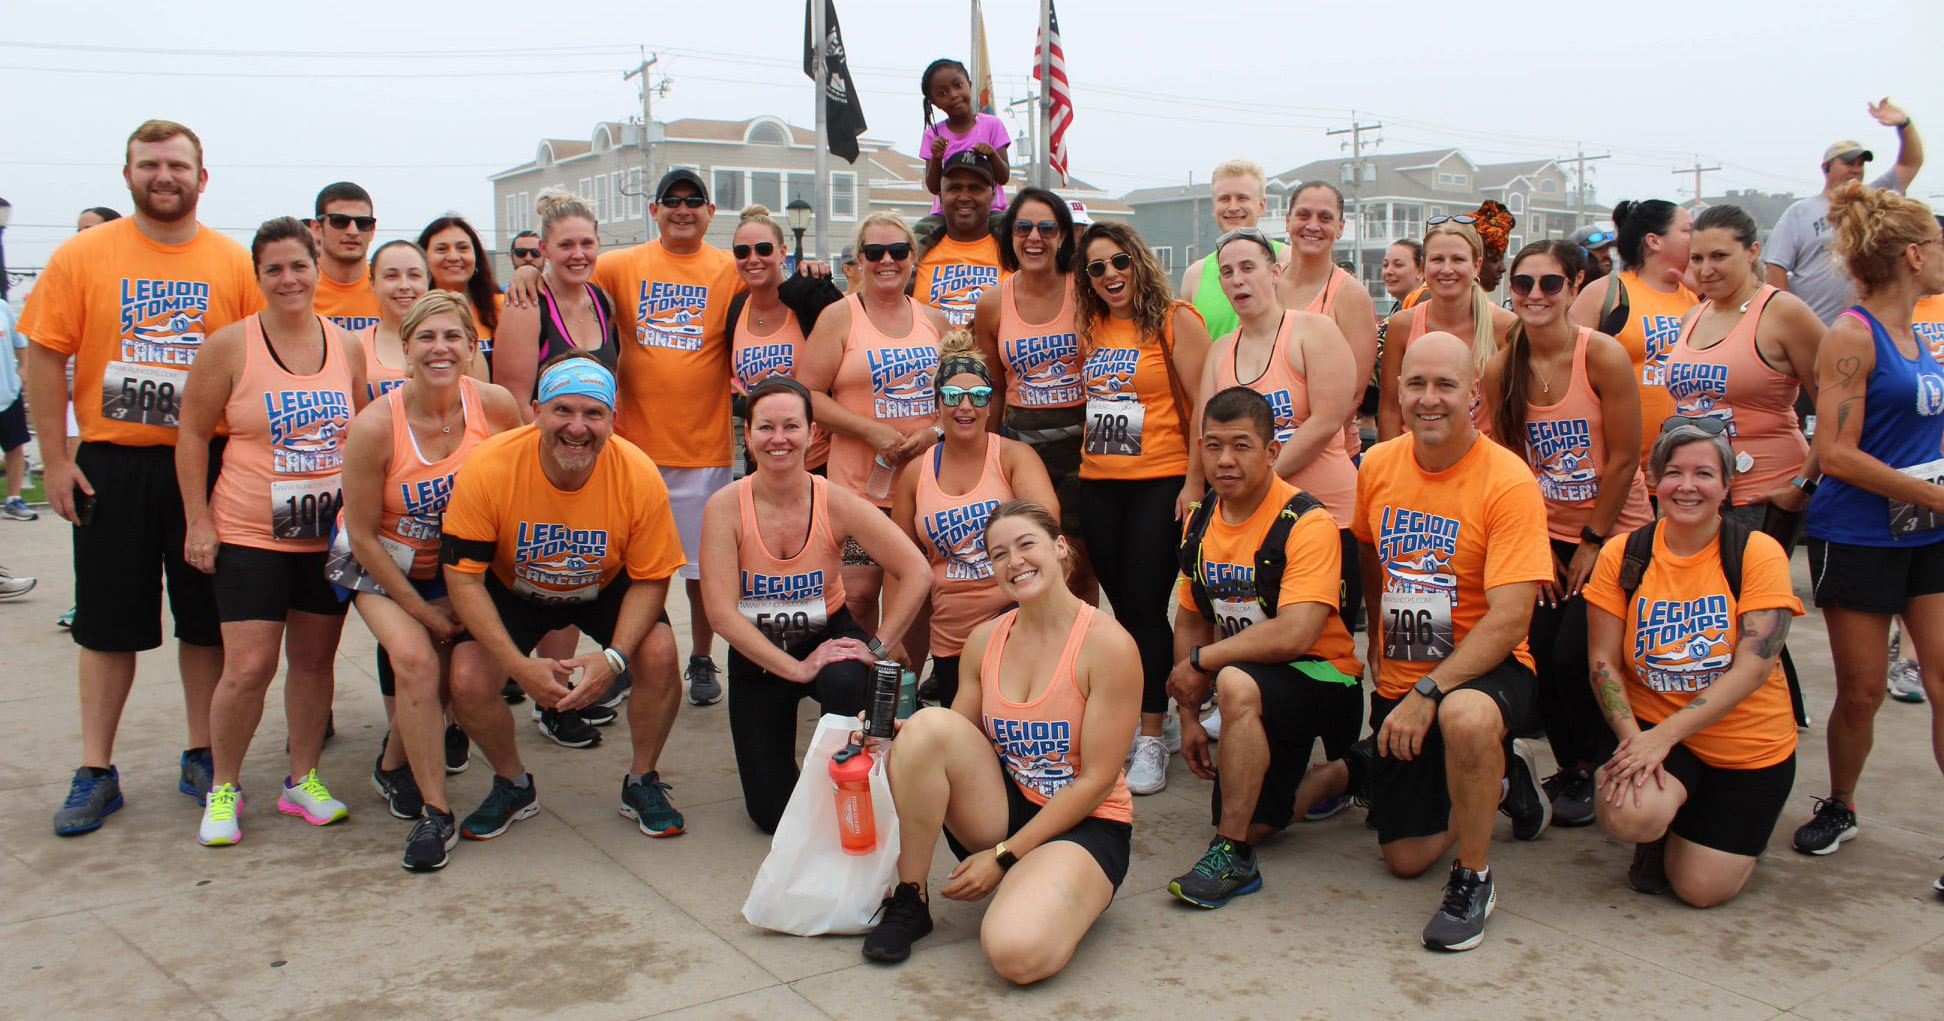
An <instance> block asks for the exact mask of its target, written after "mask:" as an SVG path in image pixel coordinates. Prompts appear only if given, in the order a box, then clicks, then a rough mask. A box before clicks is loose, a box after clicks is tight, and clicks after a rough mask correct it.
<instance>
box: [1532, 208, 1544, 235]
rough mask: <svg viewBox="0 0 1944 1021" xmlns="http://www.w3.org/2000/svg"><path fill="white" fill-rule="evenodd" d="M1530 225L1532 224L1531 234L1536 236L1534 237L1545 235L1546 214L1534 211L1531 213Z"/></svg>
mask: <svg viewBox="0 0 1944 1021" xmlns="http://www.w3.org/2000/svg"><path fill="white" fill-rule="evenodd" d="M1531 226H1532V236H1533V237H1536V238H1543V237H1545V236H1546V214H1544V213H1534V214H1532V225H1531Z"/></svg>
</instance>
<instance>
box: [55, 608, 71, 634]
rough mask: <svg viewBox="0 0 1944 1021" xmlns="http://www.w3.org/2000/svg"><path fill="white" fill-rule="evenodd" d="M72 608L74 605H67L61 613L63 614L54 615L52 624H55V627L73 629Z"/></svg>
mask: <svg viewBox="0 0 1944 1021" xmlns="http://www.w3.org/2000/svg"><path fill="white" fill-rule="evenodd" d="M74 610H75V608H74V607H72V606H70V607H68V608H67V612H66V613H63V614H61V615H60V616H58V617H56V618H54V624H55V626H56V627H62V628H68V629H70V630H72V629H73V627H74Z"/></svg>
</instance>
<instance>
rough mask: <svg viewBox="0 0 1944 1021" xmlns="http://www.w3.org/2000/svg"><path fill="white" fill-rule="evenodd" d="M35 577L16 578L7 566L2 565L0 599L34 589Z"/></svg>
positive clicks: (20, 594) (22, 594)
mask: <svg viewBox="0 0 1944 1021" xmlns="http://www.w3.org/2000/svg"><path fill="white" fill-rule="evenodd" d="M34 583H35V579H33V578H16V577H14V576H13V574H12V573H10V572H9V571H8V570H7V569H6V568H4V567H0V599H12V598H13V597H15V596H24V595H26V594H27V593H29V592H32V591H33V590H34Z"/></svg>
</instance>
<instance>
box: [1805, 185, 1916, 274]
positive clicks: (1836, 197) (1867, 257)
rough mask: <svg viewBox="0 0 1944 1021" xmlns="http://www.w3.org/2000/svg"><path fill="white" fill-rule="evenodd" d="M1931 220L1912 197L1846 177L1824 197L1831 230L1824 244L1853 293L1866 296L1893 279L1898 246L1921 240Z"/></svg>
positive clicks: (1899, 253)
mask: <svg viewBox="0 0 1944 1021" xmlns="http://www.w3.org/2000/svg"><path fill="white" fill-rule="evenodd" d="M1936 222H1937V220H1936V219H1935V218H1934V217H1933V216H1932V215H1931V210H1930V207H1929V206H1927V205H1925V204H1924V203H1922V202H1920V201H1918V200H1917V199H1913V198H1911V197H1909V196H1907V195H1904V194H1901V193H1899V192H1896V191H1892V190H1891V189H1889V188H1871V187H1868V186H1866V185H1864V184H1863V183H1862V182H1861V181H1851V182H1849V183H1848V184H1845V185H1843V186H1842V187H1841V188H1838V189H1836V193H1835V194H1833V195H1831V196H1830V197H1829V223H1830V226H1832V227H1834V228H1835V230H1836V237H1835V238H1834V240H1832V241H1831V242H1830V246H1829V248H1830V251H1831V252H1833V253H1834V254H1835V256H1836V259H1837V261H1838V262H1839V263H1840V264H1841V265H1842V267H1843V271H1844V272H1845V273H1847V274H1849V278H1850V279H1851V280H1854V281H1855V282H1856V288H1857V291H1858V293H1859V294H1861V295H1863V296H1868V295H1870V294H1871V293H1873V292H1875V291H1878V290H1881V289H1882V288H1884V287H1887V286H1889V285H1890V284H1892V283H1894V282H1895V281H1896V279H1897V273H1898V268H1897V265H1898V262H1899V261H1900V260H1901V259H1902V258H1903V253H1904V249H1906V248H1908V247H1909V246H1911V245H1914V244H1917V243H1919V242H1921V241H1923V240H1924V238H1925V237H1926V236H1927V235H1928V234H1929V233H1930V227H1931V224H1933V223H1936Z"/></svg>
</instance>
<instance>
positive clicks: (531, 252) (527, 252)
mask: <svg viewBox="0 0 1944 1021" xmlns="http://www.w3.org/2000/svg"><path fill="white" fill-rule="evenodd" d="M513 254H514V255H515V256H516V257H518V258H521V259H538V258H539V257H540V249H538V248H515V249H513Z"/></svg>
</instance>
